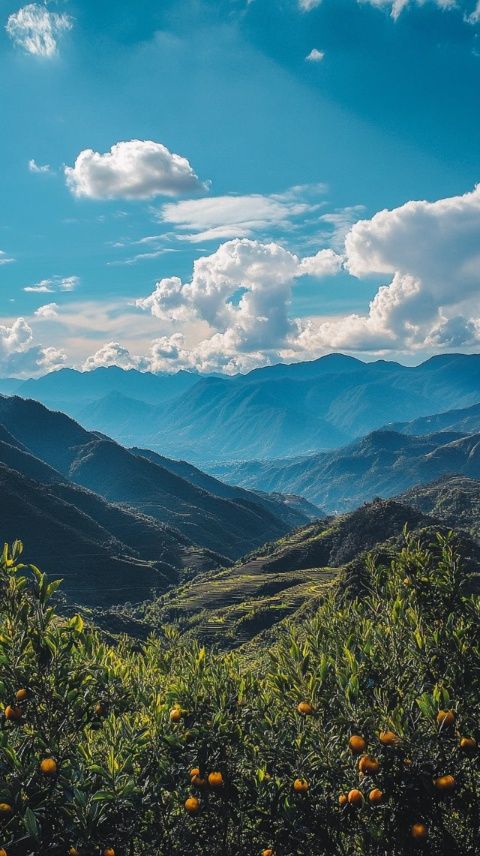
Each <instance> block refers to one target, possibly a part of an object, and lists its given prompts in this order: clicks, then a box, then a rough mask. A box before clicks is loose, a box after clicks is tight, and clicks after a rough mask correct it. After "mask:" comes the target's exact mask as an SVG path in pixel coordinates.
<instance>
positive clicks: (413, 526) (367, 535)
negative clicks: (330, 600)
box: [142, 500, 480, 648]
mask: <svg viewBox="0 0 480 856" xmlns="http://www.w3.org/2000/svg"><path fill="white" fill-rule="evenodd" d="M405 525H406V526H407V527H408V528H409V530H410V531H416V532H418V535H419V538H421V539H422V540H424V541H425V542H429V541H430V540H431V539H432V538H434V536H435V533H436V532H438V531H441V532H443V533H444V534H446V532H447V531H448V530H447V528H446V527H444V526H443V527H442V525H441V524H440V523H439V522H438V521H436V520H435V519H434V518H432V517H430V516H427V515H425V514H423V513H422V512H421V511H417V510H414V509H413V508H410V507H408V506H407V505H404V504H401V503H399V502H396V501H393V500H389V501H387V502H374V503H371V504H369V505H367V506H362V507H361V508H359V509H357V510H356V511H354V512H353V513H351V514H346V515H341V516H339V517H336V518H329V519H328V520H325V521H321V522H319V523H315V524H312V525H309V526H306V527H304V528H302V529H299V530H296V531H295V532H293V533H291V534H290V535H287V536H286V537H285V538H282V539H281V540H280V541H278V542H276V543H273V544H270V545H268V546H267V547H265V548H262V549H261V550H259V551H257V552H255V553H253V554H251V555H250V556H248V557H246V558H245V559H243V560H242V561H240V562H238V563H237V564H235V565H234V566H232V567H230V568H227V569H223V570H219V571H212V572H207V573H201V574H198V575H197V576H196V577H195V579H194V580H191V581H189V582H186V583H185V584H183V585H180V586H178V587H177V588H175V589H172V590H170V591H169V592H168V593H167V594H165V595H164V596H162V597H160V598H159V599H158V600H156V601H154V602H153V603H152V604H149V605H147V607H146V610H145V611H143V610H142V615H145V616H146V617H147V619H148V621H149V622H150V623H151V624H153V625H162V624H164V623H168V622H169V621H175V622H178V623H179V625H180V628H181V630H182V632H183V633H184V634H185V633H186V634H191V635H192V636H193V637H195V638H200V639H201V640H202V641H205V642H207V643H210V644H212V643H214V644H218V645H220V646H221V647H226V648H229V647H236V646H238V645H241V644H245V643H248V642H249V641H251V640H252V639H254V638H256V637H259V635H263V634H265V633H267V634H268V633H269V632H271V631H272V630H273V629H274V628H277V627H278V626H281V624H282V622H284V621H285V620H288V619H292V617H293V616H295V620H297V621H301V620H302V615H304V613H305V612H308V611H313V610H314V609H315V606H316V605H318V603H319V601H320V600H321V598H322V596H323V595H324V593H325V591H326V589H327V588H329V587H330V586H331V585H332V582H333V581H335V580H338V579H340V581H341V585H340V590H341V591H343V592H345V593H346V592H348V591H353V593H355V594H359V593H361V591H362V587H363V585H364V579H365V571H366V565H365V558H366V554H367V553H368V551H371V550H372V549H374V550H375V552H376V555H377V558H378V560H379V561H381V562H382V563H386V564H388V563H389V561H390V558H391V555H392V550H393V549H394V547H395V546H398V544H399V543H402V541H403V530H404V527H405ZM457 543H458V544H459V546H460V547H461V553H462V555H463V556H464V557H465V569H466V571H467V572H473V571H476V569H477V568H478V564H479V562H480V546H479V545H478V544H477V543H475V542H474V541H473V540H472V539H470V538H469V537H468V536H467V535H462V534H459V535H458V536H457Z"/></svg>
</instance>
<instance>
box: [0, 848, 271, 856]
mask: <svg viewBox="0 0 480 856" xmlns="http://www.w3.org/2000/svg"><path fill="white" fill-rule="evenodd" d="M0 856H1V854H0ZM262 856H275V853H274V852H273V850H272V848H271V847H267V849H266V850H262Z"/></svg>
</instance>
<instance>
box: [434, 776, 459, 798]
mask: <svg viewBox="0 0 480 856" xmlns="http://www.w3.org/2000/svg"><path fill="white" fill-rule="evenodd" d="M433 784H434V785H435V787H436V789H437V791H442V793H447V794H448V793H450V792H451V791H453V790H455V784H456V782H455V779H454V778H453V776H439V777H438V779H434V782H433Z"/></svg>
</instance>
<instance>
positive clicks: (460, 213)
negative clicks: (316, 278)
mask: <svg viewBox="0 0 480 856" xmlns="http://www.w3.org/2000/svg"><path fill="white" fill-rule="evenodd" d="M479 235H480V186H479V187H477V188H476V189H475V190H474V191H472V192H471V193H465V194H464V195H463V196H455V197H451V198H447V199H440V200H438V201H436V202H426V201H416V202H414V201H412V202H407V203H406V204H405V205H402V206H400V207H399V208H396V209H393V210H392V211H381V212H379V213H378V214H376V215H375V216H374V217H373V218H372V219H371V220H360V221H359V222H358V223H356V224H355V225H354V226H353V227H352V228H351V230H350V232H349V233H348V235H347V238H346V241H345V256H346V263H345V265H346V268H347V270H349V272H350V273H351V274H352V275H353V276H355V277H360V278H361V277H371V276H377V275H380V276H383V275H391V276H392V277H393V278H392V280H391V282H390V283H389V284H388V285H382V286H380V288H379V289H378V291H377V294H376V295H375V297H374V299H373V300H372V302H371V303H370V307H369V311H368V313H367V314H366V315H349V316H345V317H343V318H340V319H334V320H330V321H326V322H323V323H316V322H314V321H313V322H309V324H308V325H307V327H306V328H305V330H304V331H303V334H302V337H303V338H302V341H303V342H304V344H306V343H307V340H308V346H309V347H310V348H312V347H313V349H314V350H315V349H319V350H321V349H325V348H345V349H348V350H371V351H378V350H410V351H411V350H418V349H423V348H426V347H429V346H432V345H437V346H440V345H441V346H442V347H444V348H450V347H465V348H467V347H471V346H472V345H475V344H476V345H477V346H478V344H480V340H479V338H478V331H479V328H480V318H479V316H480V304H479V300H478V293H479V285H480V243H479Z"/></svg>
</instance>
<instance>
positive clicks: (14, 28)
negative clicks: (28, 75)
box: [6, 3, 73, 57]
mask: <svg viewBox="0 0 480 856" xmlns="http://www.w3.org/2000/svg"><path fill="white" fill-rule="evenodd" d="M72 27H73V19H72V18H71V17H70V16H69V15H65V14H59V13H57V12H49V11H48V9H47V8H46V7H45V6H42V5H40V4H38V3H29V4H28V6H24V7H23V8H22V9H19V10H18V12H15V13H14V14H13V15H10V17H9V19H8V21H7V26H6V30H7V33H8V35H9V36H10V38H11V39H12V41H13V42H14V44H16V45H18V46H19V47H21V48H23V50H24V51H26V52H27V53H30V54H33V55H34V56H42V57H53V56H55V54H56V53H57V47H58V40H59V38H60V37H61V36H62V34H63V33H65V32H66V31H68V30H71V29H72Z"/></svg>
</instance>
